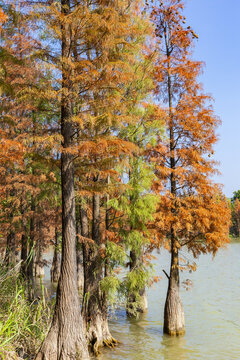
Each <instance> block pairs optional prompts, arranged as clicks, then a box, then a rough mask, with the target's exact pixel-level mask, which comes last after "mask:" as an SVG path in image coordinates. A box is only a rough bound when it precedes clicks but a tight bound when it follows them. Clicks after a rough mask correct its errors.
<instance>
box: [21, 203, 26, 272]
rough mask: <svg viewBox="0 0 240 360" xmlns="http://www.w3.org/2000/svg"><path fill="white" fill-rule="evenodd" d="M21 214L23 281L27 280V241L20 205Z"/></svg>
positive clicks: (22, 208)
mask: <svg viewBox="0 0 240 360" xmlns="http://www.w3.org/2000/svg"><path fill="white" fill-rule="evenodd" d="M21 214H22V219H23V220H22V227H23V234H22V238H21V270H20V272H21V275H22V277H23V278H24V279H26V278H27V257H28V241H27V226H26V219H25V217H24V206H23V204H21Z"/></svg>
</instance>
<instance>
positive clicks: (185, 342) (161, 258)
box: [42, 239, 240, 360]
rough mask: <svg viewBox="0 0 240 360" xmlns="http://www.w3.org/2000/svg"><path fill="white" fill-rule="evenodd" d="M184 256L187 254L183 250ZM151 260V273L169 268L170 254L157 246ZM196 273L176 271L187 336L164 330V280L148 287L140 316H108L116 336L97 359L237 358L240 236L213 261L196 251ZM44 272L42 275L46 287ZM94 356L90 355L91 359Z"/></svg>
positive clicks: (121, 313) (239, 356)
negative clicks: (157, 251) (186, 286)
mask: <svg viewBox="0 0 240 360" xmlns="http://www.w3.org/2000/svg"><path fill="white" fill-rule="evenodd" d="M184 255H185V256H187V257H189V255H188V254H187V253H184ZM157 257H158V259H157V261H156V275H162V269H165V270H167V269H168V267H169V254H168V252H167V251H165V250H162V251H161V253H160V254H159V255H157ZM197 265H198V269H197V271H196V272H195V273H188V272H183V273H181V283H182V282H184V281H186V280H187V279H189V280H191V281H193V287H192V288H190V289H189V291H186V290H185V289H184V288H183V287H181V298H182V302H183V306H184V312H185V321H186V335H185V336H184V337H177V338H171V337H169V336H165V335H163V331H162V327H163V307H164V301H165V296H166V290H167V279H165V276H164V275H163V277H162V280H161V281H160V282H159V283H158V284H157V285H155V288H151V289H149V290H148V302H149V310H148V313H147V314H143V315H142V316H141V317H140V318H139V320H134V319H128V318H127V317H126V315H125V310H124V309H123V308H120V309H117V310H116V311H115V313H114V314H112V315H111V317H110V320H109V322H110V329H111V333H112V335H113V336H114V337H115V338H116V339H117V340H119V341H120V344H119V346H117V347H116V348H115V349H113V350H109V349H103V350H102V354H101V355H100V356H99V357H98V359H99V360H113V359H116V360H130V359H131V360H195V359H196V360H199V359H200V360H212V359H214V360H232V359H238V360H239V359H240V322H239V319H240V306H239V304H240V239H233V240H232V241H231V244H230V245H229V246H228V247H227V248H226V249H221V250H220V251H219V253H218V254H217V255H216V257H215V258H214V259H213V260H212V257H211V256H210V255H204V256H201V257H200V259H199V260H198V261H197ZM47 271H49V270H47V269H46V276H45V278H44V279H42V282H43V284H44V286H46V287H47V288H48V291H49V292H50V291H51V289H52V286H51V284H50V282H49V281H48V280H47V276H48V275H47ZM92 359H94V357H93V358H92Z"/></svg>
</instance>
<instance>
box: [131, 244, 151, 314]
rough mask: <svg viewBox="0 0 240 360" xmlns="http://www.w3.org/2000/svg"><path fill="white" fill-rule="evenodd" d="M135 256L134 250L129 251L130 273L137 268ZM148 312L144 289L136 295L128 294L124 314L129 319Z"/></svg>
mask: <svg viewBox="0 0 240 360" xmlns="http://www.w3.org/2000/svg"><path fill="white" fill-rule="evenodd" d="M137 266H138V265H137V256H136V252H135V251H134V250H131V251H130V271H134V269H135V268H136V267H137ZM147 310H148V301H147V294H146V289H145V287H144V288H143V289H139V290H138V292H137V294H135V293H134V292H129V293H128V298H127V307H126V312H127V315H128V316H129V317H138V316H139V314H143V313H145V312H147Z"/></svg>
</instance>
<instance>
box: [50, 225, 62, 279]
mask: <svg viewBox="0 0 240 360" xmlns="http://www.w3.org/2000/svg"><path fill="white" fill-rule="evenodd" d="M59 235H60V234H59V232H58V230H57V228H56V229H55V244H54V253H53V261H52V267H51V271H50V272H51V282H53V283H58V280H59V276H60V270H61V254H60V248H59V245H60V244H59Z"/></svg>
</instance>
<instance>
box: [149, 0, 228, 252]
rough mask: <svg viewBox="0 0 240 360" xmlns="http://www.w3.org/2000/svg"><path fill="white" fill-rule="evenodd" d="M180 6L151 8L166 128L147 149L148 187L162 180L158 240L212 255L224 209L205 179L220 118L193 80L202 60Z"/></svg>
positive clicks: (224, 225) (211, 170) (221, 233)
mask: <svg viewBox="0 0 240 360" xmlns="http://www.w3.org/2000/svg"><path fill="white" fill-rule="evenodd" d="M182 8H183V2H182V1H178V0H170V1H166V2H164V3H163V2H162V3H161V4H160V6H159V7H158V8H154V9H153V12H152V18H153V21H154V22H155V24H156V26H157V27H156V37H157V38H158V39H159V47H158V51H159V58H158V59H159V60H158V61H157V64H156V72H155V81H156V95H157V96H158V97H159V98H160V99H161V101H162V107H163V109H164V110H165V113H166V116H165V121H166V132H167V133H166V136H165V137H162V138H161V139H159V142H158V144H157V145H156V146H155V147H154V148H153V149H152V151H151V152H150V156H151V159H152V161H154V162H155V164H156V174H157V176H158V179H159V180H158V181H157V182H156V185H155V186H154V187H153V188H154V190H155V189H156V190H157V189H158V188H159V185H158V182H159V181H161V182H163V183H164V184H165V187H164V189H163V190H160V205H159V208H158V212H157V213H156V216H155V224H154V225H153V226H156V229H157V236H158V239H159V240H160V241H162V240H163V239H165V241H167V242H168V241H169V239H171V241H172V244H173V246H174V247H175V248H176V249H180V248H181V247H182V246H187V247H188V249H189V250H191V251H192V253H193V255H194V256H198V255H199V254H200V253H202V252H203V253H205V252H212V253H213V254H215V252H216V251H217V249H218V248H219V247H220V246H222V245H224V244H225V243H227V242H228V241H229V240H228V229H229V221H230V213H229V209H228V206H227V203H226V199H225V198H224V196H223V195H222V193H221V189H220V187H219V186H217V185H215V184H214V183H213V182H212V180H211V176H212V175H213V174H215V173H216V172H217V170H216V168H215V162H214V160H212V159H211V157H212V155H213V153H214V149H213V146H214V144H215V143H216V141H217V136H216V128H217V126H218V125H219V123H220V120H219V119H218V118H217V117H216V116H215V115H214V112H213V109H212V106H211V104H210V103H211V97H210V96H208V95H205V94H204V93H203V91H202V86H201V84H199V83H198V77H199V75H200V73H201V71H202V64H201V63H200V62H198V61H193V60H192V59H191V50H192V45H193V39H194V38H196V37H197V35H196V34H195V33H194V31H193V30H192V29H191V27H189V26H188V27H186V26H185V25H184V24H185V20H184V18H183V15H182V11H181V10H182ZM165 103H167V106H166V107H165Z"/></svg>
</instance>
